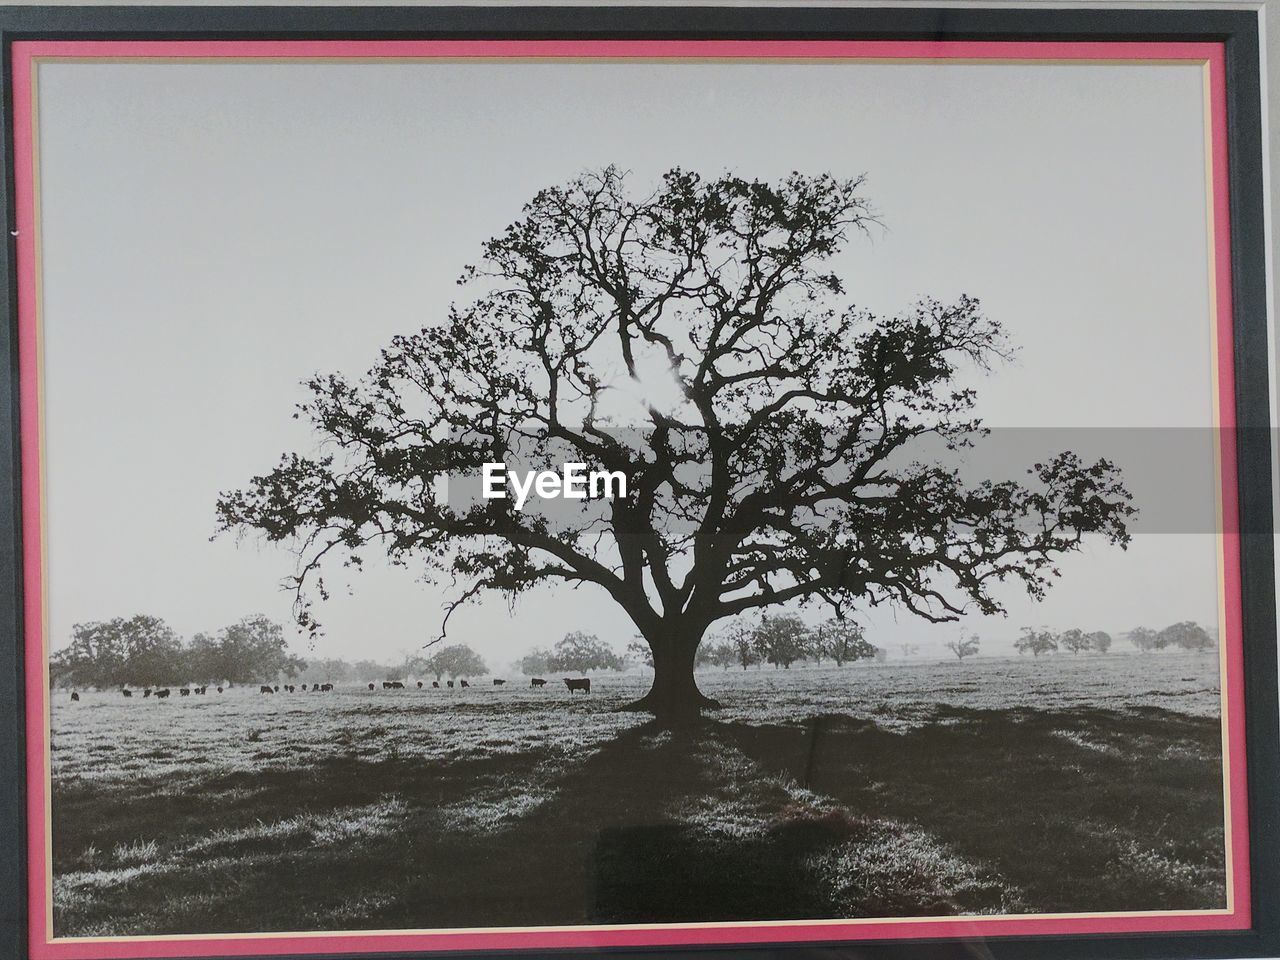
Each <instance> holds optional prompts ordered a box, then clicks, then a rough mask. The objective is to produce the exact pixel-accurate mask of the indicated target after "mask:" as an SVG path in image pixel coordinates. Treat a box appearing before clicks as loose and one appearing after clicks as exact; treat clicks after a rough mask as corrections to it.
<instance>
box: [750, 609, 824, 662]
mask: <svg viewBox="0 0 1280 960" xmlns="http://www.w3.org/2000/svg"><path fill="white" fill-rule="evenodd" d="M755 646H756V649H757V650H758V651H759V653H760V656H761V657H762V658H763V659H764V660H765V662H766V663H772V664H773V665H774V666H775V667H783V668H785V669H787V670H790V669H791V665H792V664H793V663H795V662H796V661H797V660H801V659H803V658H804V657H806V656H807V655H809V654H810V653H811V652H812V649H813V648H812V644H811V635H810V633H809V628H808V626H806V625H805V622H804V621H803V620H801V619H800V618H799V617H798V616H796V615H795V614H794V613H784V614H780V615H778V616H773V617H771V616H768V615H765V616H764V617H762V618H761V619H760V623H759V625H758V626H757V627H756V629H755Z"/></svg>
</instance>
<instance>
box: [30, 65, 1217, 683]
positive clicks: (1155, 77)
mask: <svg viewBox="0 0 1280 960" xmlns="http://www.w3.org/2000/svg"><path fill="white" fill-rule="evenodd" d="M1200 84H1201V71H1200V69H1199V68H1198V67H1195V66H1145V65H1144V66H1134V65H1112V66H1096V67H1095V66H1078V65H1077V66H1068V65H1056V66H1055V65H1025V66H1008V65H1002V66H995V65H986V66H984V65H960V64H956V65H938V64H862V65H859V64H839V65H835V64H775V65H769V64H761V63H750V64H747V63H743V64H734V65H726V64H673V63H630V64H604V63H591V64H584V63H575V64H558V65H557V64H551V63H511V64H501V63H492V62H488V63H439V64H428V63H400V64H385V65H375V64H367V63H362V64H306V63H298V64H230V63H228V64H205V65H199V64H101V63H98V64H44V65H42V66H41V67H40V78H39V95H40V104H39V110H40V114H39V115H40V122H41V129H40V181H41V190H42V209H41V216H42V221H41V224H42V238H43V262H42V268H43V278H44V331H45V333H44V336H45V340H44V344H45V362H46V371H45V374H46V378H45V387H46V404H47V407H46V438H47V455H48V461H47V477H48V489H47V495H48V500H47V506H48V518H49V527H48V547H49V568H48V571H49V572H48V584H49V599H50V616H51V629H52V641H53V644H54V645H55V646H60V645H62V644H63V643H65V642H67V639H68V638H69V634H70V630H71V625H72V624H73V623H76V622H80V621H83V620H92V619H102V618H107V617H112V616H117V615H130V614H133V613H136V612H147V613H153V614H158V615H160V616H162V617H164V618H165V619H166V620H168V621H169V622H170V623H171V624H172V625H173V626H174V627H175V628H176V629H177V630H178V631H179V632H181V633H183V634H184V635H190V634H191V633H194V632H196V631H200V630H213V629H217V628H218V627H220V626H223V625H225V624H227V623H230V622H233V621H234V620H236V619H238V618H239V617H241V616H243V615H245V614H249V613H255V612H263V613H266V614H268V615H270V616H273V617H276V618H278V619H280V620H282V621H288V619H289V598H288V596H287V595H286V594H284V593H283V592H281V591H280V589H279V586H278V585H279V582H280V580H281V579H282V578H283V577H284V576H285V575H286V574H287V573H289V572H290V571H291V570H292V568H293V558H292V557H291V555H289V554H288V553H287V552H285V551H284V550H282V549H277V548H270V547H265V546H260V545H259V544H257V543H256V542H254V541H252V540H248V541H245V542H242V543H240V544H237V543H236V542H235V541H234V540H233V539H226V538H223V539H219V540H217V541H214V542H212V543H211V542H209V537H210V535H211V534H212V533H213V530H214V502H215V499H216V497H217V494H218V492H219V491H221V490H227V489H231V488H234V487H236V486H239V485H242V484H244V482H245V481H246V480H247V479H248V478H249V477H250V476H252V475H253V474H255V473H261V472H265V471H266V470H267V469H269V468H270V467H271V466H272V465H273V464H274V463H275V461H276V460H277V459H278V457H279V456H280V454H282V453H283V452H285V451H289V450H304V451H307V450H310V449H312V446H313V438H312V437H310V436H309V435H308V434H307V433H306V432H305V430H304V429H303V428H302V427H301V426H300V425H299V423H297V422H295V421H294V420H292V419H291V414H292V411H293V406H294V404H295V403H297V402H298V401H299V400H300V399H302V397H303V394H302V391H301V389H300V388H299V382H300V381H301V380H303V379H304V378H306V377H308V376H310V375H311V374H313V373H315V372H317V371H330V370H340V371H343V372H346V373H349V374H357V373H359V372H362V371H363V370H364V369H366V368H367V367H368V366H369V364H370V363H371V361H372V360H373V359H374V358H375V356H376V353H377V351H378V349H379V347H380V346H381V345H383V344H384V343H385V342H386V341H387V340H388V339H389V338H390V337H391V336H392V335H393V334H396V333H400V332H408V331H412V330H416V329H418V328H419V327H421V326H423V325H424V324H427V323H431V322H433V321H434V320H435V319H437V318H439V317H440V316H441V315H442V312H443V311H444V309H445V307H446V306H447V304H448V303H449V301H450V298H451V297H452V296H454V295H455V293H456V290H457V288H456V287H455V285H454V280H455V279H456V277H457V275H458V273H459V271H460V270H461V268H462V267H463V265H464V264H465V263H467V262H470V261H472V260H474V259H475V257H476V255H477V252H478V249H479V245H480V243H481V242H482V241H483V240H484V239H486V238H487V237H489V236H490V235H492V234H494V233H497V232H498V231H499V230H500V229H501V228H502V227H504V226H505V225H506V224H507V223H509V222H510V221H511V220H512V219H514V218H515V216H516V215H517V214H518V212H519V209H520V206H521V205H522V204H523V203H524V202H525V201H526V200H527V199H528V198H529V197H530V196H532V194H533V193H534V192H535V191H536V190H538V189H539V188H541V187H544V186H547V185H550V184H553V183H557V182H561V181H564V180H566V179H568V178H569V177H571V176H573V175H574V174H576V173H578V172H580V171H581V170H583V169H585V168H590V167H599V166H603V165H605V164H609V163H615V164H618V165H620V166H622V167H624V168H627V169H629V170H630V171H632V177H633V179H634V181H635V182H636V183H638V184H643V183H647V182H649V181H651V180H653V179H654V178H656V177H657V176H658V175H659V174H660V173H661V172H662V171H664V170H666V169H667V168H669V167H671V166H675V165H680V166H684V167H687V168H691V169H695V170H698V171H700V172H703V173H705V174H708V175H715V174H718V173H720V172H722V171H725V170H734V171H736V172H738V173H740V174H742V175H746V176H753V177H766V178H771V177H779V176H783V175H785V174H786V173H788V172H790V171H792V170H800V171H802V172H808V173H818V172H831V173H833V174H835V175H837V176H856V175H858V174H863V173H865V174H866V175H867V186H866V191H867V194H868V196H869V197H870V198H871V200H872V202H873V204H874V206H875V207H876V209H877V210H878V211H879V212H880V214H881V217H882V219H883V222H884V225H885V229H884V230H877V231H875V232H873V235H872V236H871V237H870V238H868V239H865V240H862V239H858V240H855V241H854V242H853V243H852V244H851V247H850V253H849V255H848V256H847V257H845V258H843V259H842V261H841V267H842V270H843V272H844V274H845V276H846V278H847V281H848V283H847V285H848V288H849V290H850V292H851V297H852V299H853V300H855V301H856V302H858V303H859V304H861V305H863V306H865V307H868V308H871V309H873V310H876V311H884V312H893V311H896V310H898V309H902V308H904V307H907V306H909V305H910V303H911V302H912V301H913V300H914V299H915V298H917V297H919V296H921V295H930V296H934V297H937V298H939V299H943V300H946V299H950V298H954V297H956V296H957V295H959V294H961V293H967V294H970V295H974V296H978V297H980V298H981V299H982V301H983V304H984V307H985V309H986V311H987V313H988V314H989V315H990V316H992V317H995V318H997V319H999V320H1000V321H1001V322H1002V323H1003V324H1004V325H1005V326H1006V327H1007V328H1008V330H1009V331H1010V334H1011V337H1012V339H1013V341H1014V342H1015V343H1016V344H1017V345H1018V347H1019V348H1020V352H1019V355H1018V357H1017V360H1016V362H1015V363H1013V364H1010V365H1005V366H1001V367H999V368H998V369H997V370H996V371H995V372H994V373H993V374H992V375H991V376H990V377H988V378H986V379H984V380H983V381H982V382H981V384H980V387H981V391H982V396H981V402H980V411H981V413H982V414H983V415H984V416H985V417H986V419H987V422H988V424H990V425H997V426H1019V427H1047V426H1053V427H1098V426H1126V427H1129V426H1132V427H1153V426H1171V427H1206V426H1209V425H1210V424H1211V423H1212V408H1211V393H1210V385H1211V373H1210V368H1209V364H1208V353H1207V345H1208V343H1209V336H1210V330H1209V312H1208V304H1209V299H1208V296H1209V295H1208V283H1207V262H1208V256H1207V250H1206V239H1205V215H1204V210H1205V170H1204V166H1203V136H1204V131H1203V117H1202V109H1203V100H1202V92H1201V89H1200ZM1205 450H1206V451H1207V446H1206V447H1205ZM1122 466H1126V464H1124V463H1122ZM1128 466H1130V467H1132V471H1131V472H1134V473H1137V474H1140V473H1141V465H1140V464H1130V465H1128ZM1211 466H1212V465H1211V462H1210V461H1209V459H1208V456H1207V453H1206V455H1205V456H1204V457H1202V458H1200V459H1198V460H1195V461H1194V462H1191V463H1188V465H1187V472H1188V474H1193V475H1195V476H1197V477H1208V476H1209V471H1210V470H1211ZM1150 479H1151V478H1148V480H1150ZM1155 481H1156V482H1155V486H1158V485H1159V478H1158V477H1157V478H1155ZM1151 486H1152V484H1150V483H1148V484H1147V487H1151ZM1142 487H1143V483H1141V482H1138V483H1136V484H1135V487H1134V489H1135V492H1136V493H1138V494H1139V503H1140V505H1141V499H1142V497H1141V494H1142V489H1139V488H1142ZM1148 492H1150V491H1148ZM1215 544H1216V541H1215V539H1214V538H1213V537H1212V536H1206V535H1175V534H1167V533H1165V534H1141V535H1139V536H1138V537H1136V538H1135V542H1134V544H1133V545H1132V547H1131V548H1130V550H1129V551H1128V552H1127V553H1121V552H1120V551H1118V550H1115V549H1112V548H1103V547H1090V548H1089V549H1087V550H1086V551H1085V552H1084V553H1082V554H1081V555H1079V556H1076V557H1071V558H1069V559H1067V560H1066V561H1064V562H1063V564H1062V565H1061V566H1062V571H1063V578H1062V580H1061V581H1060V583H1059V584H1058V586H1057V587H1056V588H1055V589H1054V591H1053V592H1052V593H1051V595H1050V598H1049V599H1048V600H1047V601H1046V602H1045V603H1043V604H1040V605H1035V604H1031V603H1030V602H1028V601H1027V600H1026V599H1025V598H1019V597H1018V596H1017V595H1016V594H1008V595H1005V596H1006V598H1007V600H1008V606H1009V609H1010V616H1009V618H1008V619H1000V620H994V621H982V622H979V621H977V620H975V621H973V622H972V626H974V627H976V628H977V629H978V630H979V632H980V633H981V634H982V636H983V637H984V641H985V642H984V648H986V649H987V650H989V651H990V652H999V651H1000V650H1001V649H1002V648H1007V645H1008V644H1009V642H1011V640H1012V639H1013V638H1014V637H1015V636H1016V635H1017V632H1018V629H1019V627H1021V626H1022V625H1025V624H1032V625H1041V624H1044V625H1048V626H1052V627H1056V628H1066V627H1071V626H1080V627H1083V628H1086V629H1106V630H1111V631H1120V630H1124V629H1127V628H1129V627H1132V626H1135V625H1138V624H1148V625H1153V626H1157V627H1158V626H1163V625H1165V624H1167V623H1170V622H1173V621H1175V620H1181V619H1193V620H1198V621H1200V622H1202V623H1205V624H1214V623H1215V622H1216V613H1215V611H1216V606H1217V599H1216V566H1215V563H1216V561H1215V549H1216V546H1215ZM445 595H446V594H445V593H443V592H442V591H440V590H439V589H436V588H432V587H429V586H422V585H420V584H418V583H415V582H414V579H413V577H412V575H411V574H408V573H405V572H403V571H390V570H386V569H381V568H380V567H378V566H377V565H376V564H373V565H370V569H369V570H368V571H367V572H365V573H364V574H362V575H360V576H359V577H358V579H357V580H356V581H355V582H354V583H353V585H352V592H351V594H350V595H349V596H348V595H345V594H344V593H343V592H342V591H341V590H339V591H336V592H335V598H334V599H333V600H332V601H331V602H330V603H329V604H327V605H326V606H325V607H324V608H322V609H321V610H320V611H319V614H320V616H321V619H323V620H324V621H325V623H326V625H327V627H328V633H327V636H326V637H325V638H323V639H322V640H320V641H319V642H318V643H317V645H316V647H315V648H314V651H313V652H314V653H316V654H317V655H326V656H329V655H331V656H345V657H348V658H355V657H379V658H380V657H391V656H395V655H397V654H398V652H400V651H403V650H408V649H411V648H414V647H416V646H418V645H420V644H421V643H423V642H424V641H425V640H427V639H428V638H430V637H433V636H435V633H436V627H437V626H438V623H439V619H440V615H441V603H442V600H443V599H444V597H445ZM515 614H516V616H515V618H514V619H512V618H511V617H510V615H509V612H508V609H507V606H506V603H505V601H503V600H502V599H500V598H494V599H492V600H490V601H487V602H485V603H482V604H480V605H477V606H473V607H471V608H469V609H468V610H467V611H465V612H460V613H459V614H458V615H456V616H455V618H454V620H453V621H452V623H451V635H456V636H457V638H458V639H460V640H465V641H467V642H469V643H471V644H472V645H473V646H475V647H476V648H477V649H478V650H480V652H481V653H483V654H485V655H486V656H487V657H489V658H490V660H491V662H498V663H502V662H505V661H507V660H510V659H513V658H515V657H517V656H519V655H520V654H521V653H522V652H523V651H524V650H525V649H526V648H527V647H529V646H532V645H534V644H537V645H549V644H551V643H553V642H554V641H555V640H556V639H557V638H558V637H559V636H561V635H563V633H564V632H566V631H567V630H571V629H586V630H589V631H592V632H596V633H599V634H600V635H601V636H602V637H605V638H607V639H610V640H613V641H614V642H615V643H616V644H617V645H618V646H622V645H623V644H625V642H626V640H627V639H629V638H630V636H631V635H632V633H633V629H632V628H631V626H630V625H629V622H628V621H627V620H626V618H625V616H623V615H622V614H621V613H620V612H619V611H618V610H617V609H616V608H615V607H614V606H613V604H612V602H611V601H609V600H608V599H607V598H604V597H603V596H601V595H598V594H596V593H593V592H592V591H590V590H589V589H587V588H584V589H581V590H579V591H577V592H576V593H574V594H573V601H572V602H566V599H565V597H564V596H563V595H562V594H557V593H554V592H552V591H550V590H546V591H540V592H535V593H533V594H530V595H528V596H527V597H526V598H525V599H523V600H521V601H520V603H519V605H518V606H517V607H516V610H515ZM867 619H868V622H869V624H870V628H871V629H870V635H871V639H872V640H873V642H877V643H881V644H885V645H889V646H891V647H892V646H894V645H896V644H897V643H899V642H903V641H907V640H910V641H912V642H919V643H923V644H925V645H926V646H934V647H939V648H940V644H941V643H942V642H943V641H944V640H946V639H949V638H950V637H952V636H954V634H955V632H956V629H955V627H941V628H939V627H930V626H928V625H925V624H921V623H919V622H917V621H915V620H913V619H912V618H911V617H910V615H909V614H902V615H900V616H898V617H897V618H896V619H895V618H894V617H893V615H892V614H889V613H881V612H877V613H876V614H875V615H874V616H870V617H868V618H867ZM298 642H299V644H300V646H302V647H304V648H305V644H304V643H303V641H298Z"/></svg>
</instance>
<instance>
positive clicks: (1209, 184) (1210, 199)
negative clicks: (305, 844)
mask: <svg viewBox="0 0 1280 960" xmlns="http://www.w3.org/2000/svg"><path fill="white" fill-rule="evenodd" d="M531 42H534V43H536V42H537V41H531ZM45 64H49V65H77V64H113V65H114V64H121V65H174V64H195V65H205V66H221V65H252V64H263V65H266V64H275V65H279V64H326V65H327V64H333V65H378V64H388V65H398V64H403V65H413V64H418V65H433V64H440V65H460V64H486V65H492V64H519V65H539V64H542V65H553V64H601V65H611V66H626V65H629V64H636V65H647V64H671V65H681V66H696V65H702V64H716V65H730V66H731V65H778V64H783V65H788V66H799V65H808V66H850V67H855V66H868V65H869V66H877V65H893V66H912V65H932V66H948V65H956V66H1096V67H1110V66H1120V67H1144V66H1180V67H1197V68H1199V70H1200V71H1201V76H1202V80H1201V85H1202V93H1203V103H1204V114H1203V116H1204V121H1203V122H1204V145H1205V174H1206V180H1205V182H1206V196H1205V206H1206V230H1207V241H1208V252H1209V264H1208V266H1209V270H1208V279H1209V318H1210V333H1211V345H1212V349H1211V351H1210V356H1211V361H1212V392H1213V420H1214V425H1215V428H1220V424H1221V410H1220V403H1219V357H1218V349H1217V332H1218V315H1217V296H1216V290H1217V282H1216V280H1217V277H1216V262H1215V246H1214V243H1215V236H1214V202H1215V194H1214V190H1213V184H1214V163H1213V124H1212V120H1213V115H1212V106H1213V104H1212V90H1211V85H1210V76H1209V71H1210V62H1209V61H1208V60H1207V59H1204V58H1201V57H1195V58H1191V57H1187V58H1168V59H1163V58H1162V59H1149V60H1147V59H1137V58H1135V59H1119V60H1111V59H1102V58H1089V57H1080V58H1043V59H1041V58H1034V57H1010V58H994V57H992V58H985V57H972V58H970V57H964V58H961V57H858V56H850V57H732V56H707V57H699V56H691V57H646V56H636V57H631V56H625V55H614V56H609V55H597V56H571V57H562V56H556V55H554V54H548V55H544V56H515V57H503V56H477V57H458V56H452V57H450V56H439V57H436V56H421V55H412V56H394V55H392V56H387V57H343V56H304V57H287V56H286V57H280V56H263V57H218V56H209V57H184V56H137V57H110V56H99V57H78V56H58V55H42V56H33V57H31V59H30V69H31V104H30V118H31V146H32V154H33V156H32V158H31V160H32V163H31V171H32V174H31V189H32V206H33V214H34V216H33V223H32V227H33V248H34V261H35V262H34V264H33V266H34V277H35V296H34V303H35V313H36V316H35V322H34V324H33V328H34V332H35V337H36V362H37V370H36V378H37V395H38V401H37V403H38V409H37V423H38V434H39V440H38V443H39V451H38V463H39V483H40V549H41V561H42V568H41V571H42V580H41V586H42V590H41V593H42V596H41V616H42V623H41V631H40V634H41V635H40V643H41V655H42V659H43V663H44V677H43V681H44V683H43V696H44V723H45V731H44V732H45V740H44V761H45V804H44V806H45V811H44V812H45V818H44V821H45V822H44V833H45V858H44V859H45V868H46V873H45V894H46V923H47V926H46V931H47V934H48V937H47V939H46V943H47V944H78V943H122V942H126V943H127V942H156V941H173V942H184V941H207V940H214V939H230V940H247V939H260V940H278V939H289V938H296V939H314V938H359V937H369V938H378V937H392V936H423V937H428V936H438V937H441V938H447V937H449V936H451V935H465V934H486V933H493V934H503V933H520V932H530V933H533V932H547V933H556V932H580V931H590V930H600V931H624V930H637V931H643V930H662V931H679V930H704V929H743V928H762V929H767V928H773V929H779V928H781V929H786V928H789V927H822V926H846V927H847V926H868V925H880V924H884V925H899V924H921V925H929V926H938V927H941V928H944V929H945V928H947V927H954V926H961V927H963V926H965V925H972V924H975V923H983V924H985V923H987V922H990V921H995V922H1001V921H1020V920H1042V919H1060V920H1086V919H1108V918H1147V917H1150V918H1153V919H1154V918H1159V917H1165V916H1179V917H1221V916H1232V915H1234V913H1235V898H1234V894H1235V885H1234V883H1233V880H1234V877H1233V875H1232V872H1231V867H1232V844H1231V815H1230V814H1231V804H1230V779H1229V759H1230V756H1229V752H1228V747H1229V737H1228V731H1229V725H1228V722H1227V720H1228V710H1229V708H1230V705H1229V704H1228V701H1227V682H1226V680H1227V677H1226V649H1225V639H1226V633H1225V627H1226V614H1225V602H1226V594H1225V582H1224V577H1225V569H1224V552H1223V548H1222V546H1221V545H1220V547H1219V549H1218V550H1217V551H1216V555H1217V562H1218V618H1219V643H1218V648H1219V686H1220V694H1219V696H1220V702H1221V705H1222V709H1221V718H1220V719H1221V724H1220V725H1221V729H1222V747H1223V749H1222V769H1223V798H1224V845H1225V865H1226V896H1227V906H1226V908H1214V909H1206V910H1147V911H1114V912H1091V913H1025V914H993V915H981V914H967V915H957V916H948V917H936V916H934V917H865V918H838V917H837V918H822V919H810V920H746V921H717V922H705V923H641V924H576V925H564V926H538V927H440V928H401V929H391V930H309V931H266V932H248V933H244V932H236V933H217V932H214V933H193V934H163V935H138V936H111V937H56V936H53V862H52V858H53V843H52V821H53V817H52V775H53V767H52V755H51V740H52V717H51V700H52V697H51V695H50V692H49V637H48V625H49V622H50V617H49V577H48V570H47V567H46V566H45V561H46V560H47V558H48V542H47V533H48V518H47V511H48V501H47V497H46V496H45V494H46V492H47V483H46V476H45V464H46V457H45V452H46V449H47V445H46V442H45V416H44V412H45V402H44V366H45V364H44V338H43V320H44V297H43V271H42V263H43V250H42V246H41V230H40V224H41V216H40V210H41V193H40V126H39V101H40V95H39V74H40V71H39V68H40V67H41V66H42V65H45ZM1214 459H1215V466H1216V467H1217V470H1216V471H1215V485H1216V500H1217V511H1218V514H1217V515H1218V519H1219V530H1220V531H1221V529H1222V526H1223V524H1222V519H1223V510H1224V505H1223V490H1222V476H1221V462H1220V461H1221V451H1220V449H1219V447H1218V445H1217V444H1215V445H1214ZM1217 536H1218V537H1219V538H1220V544H1221V543H1222V541H1221V537H1222V534H1221V533H1219V534H1218V535H1217ZM1084 932H1087V931H1084ZM1192 932H1194V931H1192ZM995 935H996V936H1002V934H995ZM1011 935H1012V934H1011ZM1019 935H1021V934H1019ZM922 936H924V937H927V936H929V935H928V934H922ZM768 942H775V943H785V942H788V941H786V940H785V939H779V940H776V941H768ZM748 945H749V944H748ZM668 946H670V947H672V948H674V947H676V946H679V945H678V944H672V945H668ZM708 946H710V945H708ZM548 949H550V947H548Z"/></svg>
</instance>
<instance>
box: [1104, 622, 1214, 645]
mask: <svg viewBox="0 0 1280 960" xmlns="http://www.w3.org/2000/svg"><path fill="white" fill-rule="evenodd" d="M1125 638H1126V639H1127V640H1128V641H1129V642H1130V643H1131V644H1133V645H1134V646H1135V647H1136V648H1137V649H1138V652H1139V653H1150V652H1151V651H1152V650H1167V649H1170V648H1172V649H1175V650H1192V651H1195V652H1196V653H1207V652H1208V651H1210V650H1212V649H1214V647H1216V646H1217V643H1216V642H1215V641H1214V639H1213V637H1211V636H1210V635H1209V631H1207V630H1206V629H1205V628H1204V627H1202V626H1200V624H1198V623H1195V622H1194V621H1192V620H1183V621H1181V622H1179V623H1171V624H1169V626H1167V627H1165V628H1164V629H1163V630H1152V629H1151V628H1150V627H1134V628H1133V629H1132V630H1130V631H1129V632H1128V633H1127V634H1125Z"/></svg>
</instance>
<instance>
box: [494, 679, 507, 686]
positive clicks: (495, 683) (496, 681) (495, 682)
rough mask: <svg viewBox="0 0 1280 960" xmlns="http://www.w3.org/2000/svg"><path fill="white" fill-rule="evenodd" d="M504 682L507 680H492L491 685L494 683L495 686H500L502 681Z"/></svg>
mask: <svg viewBox="0 0 1280 960" xmlns="http://www.w3.org/2000/svg"><path fill="white" fill-rule="evenodd" d="M506 682H507V681H505V680H495V681H493V685H494V686H495V687H500V686H502V685H503V684H504V683H506Z"/></svg>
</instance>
